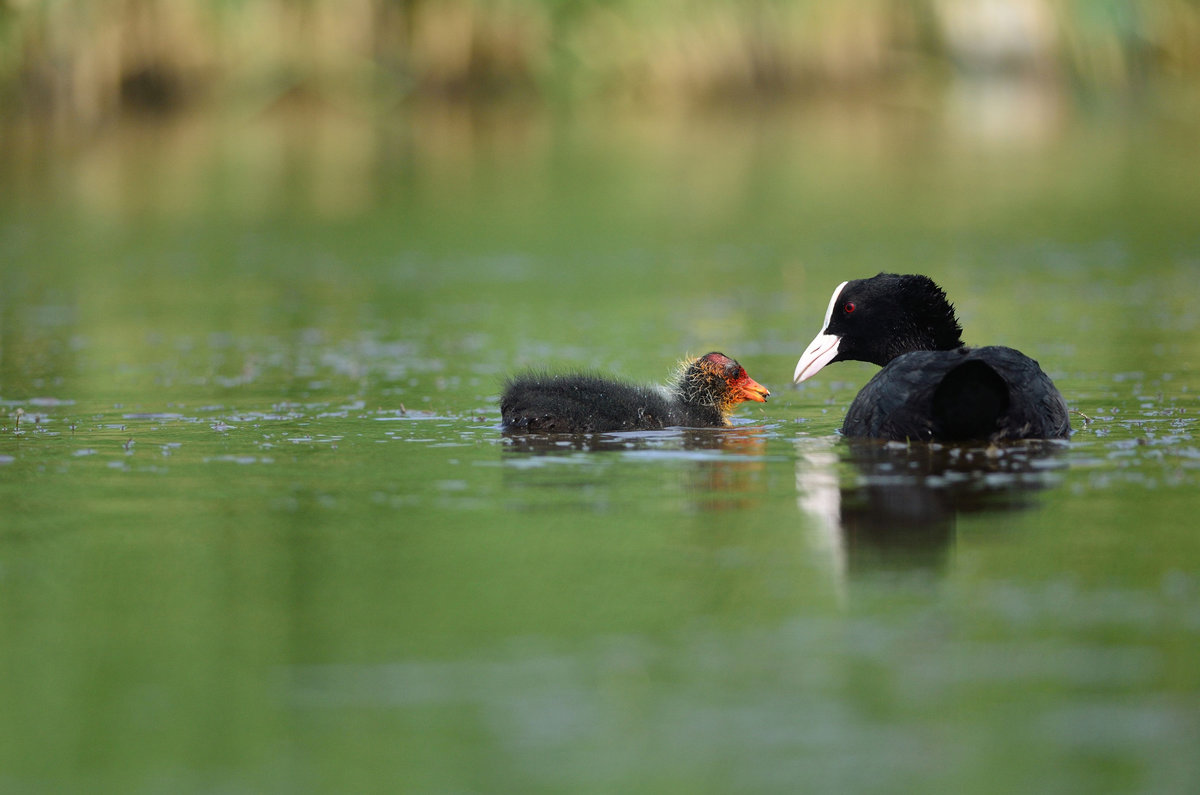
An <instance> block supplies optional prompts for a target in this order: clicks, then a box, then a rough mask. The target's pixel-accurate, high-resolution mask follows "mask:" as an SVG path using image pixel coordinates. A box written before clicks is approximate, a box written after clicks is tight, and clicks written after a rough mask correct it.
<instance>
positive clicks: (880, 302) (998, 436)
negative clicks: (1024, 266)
mask: <svg viewBox="0 0 1200 795" xmlns="http://www.w3.org/2000/svg"><path fill="white" fill-rule="evenodd" d="M846 360H856V361H865V362H873V363H875V364H878V365H880V366H882V367H883V369H882V370H880V371H879V372H878V373H877V374H876V375H875V377H874V378H872V379H871V380H870V381H869V382H868V383H867V385H866V386H864V387H863V388H862V390H861V391H860V392H859V393H858V396H857V397H855V399H854V402H853V403H851V404H850V408H849V409H848V410H847V412H846V418H845V420H844V421H843V423H842V433H843V434H844V435H846V436H850V437H870V438H878V439H892V440H908V439H916V440H926V441H931V440H938V441H1001V440H1005V439H1058V438H1065V437H1066V436H1068V435H1069V434H1070V431H1071V427H1070V422H1069V419H1068V414H1067V404H1066V401H1065V400H1064V399H1063V397H1062V394H1061V393H1059V391H1058V389H1057V388H1056V387H1055V386H1054V383H1053V382H1052V381H1051V380H1050V378H1049V376H1047V375H1046V374H1045V373H1044V372H1043V371H1042V369H1041V367H1040V366H1039V365H1038V363H1037V362H1036V361H1034V360H1033V359H1030V358H1029V357H1028V356H1026V355H1024V354H1023V353H1021V352H1020V351H1017V350H1013V349H1012V348H1006V347H1002V346H988V347H983V348H968V347H966V346H964V345H963V344H962V341H961V328H960V327H959V324H958V320H957V318H956V317H955V313H954V307H953V306H952V305H951V304H950V302H949V301H948V300H947V299H946V295H945V293H944V292H943V291H942V290H941V288H940V287H938V286H937V285H936V284H934V282H933V281H932V280H931V279H929V278H928V277H926V276H916V275H905V276H901V275H896V274H885V273H881V274H879V275H878V276H874V277H872V278H870V279H858V280H855V281H849V282H844V283H842V284H841V285H839V286H838V288H837V289H836V290H835V291H834V294H833V298H832V299H831V300H830V303H829V308H828V311H827V312H826V316H825V323H824V325H823V326H822V330H821V333H819V334H818V335H817V337H816V338H815V339H814V340H813V342H812V344H811V345H810V346H809V348H808V350H806V351H805V353H804V356H802V357H801V358H800V361H799V362H798V363H797V365H796V373H795V380H796V381H797V383H798V382H800V381H803V380H805V379H807V378H809V377H811V376H812V375H813V374H815V373H816V372H817V371H818V370H820V369H821V368H822V367H824V366H825V365H826V364H829V363H832V362H837V361H846Z"/></svg>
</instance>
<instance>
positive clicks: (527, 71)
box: [0, 0, 1200, 128]
mask: <svg viewBox="0 0 1200 795" xmlns="http://www.w3.org/2000/svg"><path fill="white" fill-rule="evenodd" d="M993 74H1006V75H1013V74H1019V75H1022V76H1028V77H1031V78H1033V79H1036V80H1040V81H1046V82H1048V83H1053V84H1056V85H1060V86H1065V87H1068V88H1070V89H1072V90H1082V91H1086V90H1089V89H1096V90H1111V89H1114V88H1116V89H1126V90H1133V89H1136V88H1137V87H1138V86H1140V85H1142V84H1144V83H1145V82H1146V81H1147V80H1149V79H1152V78H1160V77H1161V78H1168V79H1176V80H1180V81H1192V80H1194V78H1195V77H1196V76H1197V75H1198V74H1200V3H1197V2H1195V1H1194V0H1140V1H1139V0H1125V1H1123V2H1100V1H1099V0H1095V1H1094V2H1093V1H1091V0H1089V1H1088V2H1079V1H1078V0H911V1H910V2H902V1H901V0H840V1H839V2H828V0H746V2H727V1H723V0H644V1H642V2H639V1H638V0H0V117H9V118H13V117H19V116H24V117H42V118H48V119H50V120H57V121H60V122H63V123H67V124H70V125H84V126H85V128H86V126H87V125H89V124H95V123H97V122H101V121H103V120H104V119H106V118H108V117H111V116H112V115H114V114H117V113H120V112H124V111H131V110H137V111H154V112H174V111H179V110H183V109H188V108H191V107H195V106H203V105H206V104H211V103H214V102H226V103H241V104H243V105H245V106H248V107H266V106H270V105H272V104H273V103H280V102H283V103H288V102H296V101H300V102H305V103H318V104H333V105H350V106H354V107H366V108H378V107H384V108H386V107H391V106H393V105H395V104H397V103H401V102H405V101H410V100H414V99H439V100H440V99H452V100H459V99H471V100H496V99H513V98H516V99H521V100H530V101H544V100H550V101H573V100H576V99H587V98H594V97H604V98H618V99H622V100H629V101H635V102H651V103H664V102H665V103H688V104H692V103H705V102H714V101H723V100H726V99H730V98H737V99H741V98H746V97H763V96H777V95H794V94H810V93H815V92H823V91H836V92H839V93H841V92H852V91H855V92H856V91H875V90H879V89H881V88H886V89H888V90H892V89H895V88H896V87H897V86H903V87H912V86H917V87H924V86H938V85H940V84H943V83H945V82H946V81H947V80H953V79H956V78H958V77H962V76H968V77H969V76H979V75H993Z"/></svg>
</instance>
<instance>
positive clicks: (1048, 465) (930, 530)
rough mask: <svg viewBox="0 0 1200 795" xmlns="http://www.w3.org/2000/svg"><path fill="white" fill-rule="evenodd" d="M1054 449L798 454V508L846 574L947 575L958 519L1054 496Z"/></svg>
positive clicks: (854, 449) (886, 447)
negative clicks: (815, 521) (817, 526)
mask: <svg viewBox="0 0 1200 795" xmlns="http://www.w3.org/2000/svg"><path fill="white" fill-rule="evenodd" d="M1065 450H1066V444H1065V443H1062V442H1042V441H1025V442H1019V443H1009V444H1006V445H989V446H947V445H940V444H926V443H913V444H908V445H905V444H897V443H886V442H879V441H874V440H843V441H840V442H837V443H835V444H834V445H826V446H825V447H824V448H823V449H822V448H819V447H810V448H805V447H804V446H803V445H802V448H801V455H800V458H799V459H798V462H797V473H796V483H797V489H798V491H799V493H800V497H799V500H800V506H801V508H802V510H804V511H805V512H806V513H809V514H810V515H813V516H815V517H818V518H819V519H820V521H821V526H822V527H823V529H824V531H825V532H826V533H827V534H828V537H827V538H826V539H825V546H827V547H828V548H829V549H830V550H831V551H832V552H833V555H834V559H835V561H836V562H837V564H836V565H839V566H840V567H841V568H842V569H843V571H844V572H846V573H847V574H854V573H858V572H865V571H878V570H896V569H928V570H934V571H940V570H942V569H944V568H945V566H946V563H947V561H948V559H949V554H950V551H951V549H952V548H953V545H954V542H955V539H956V535H957V525H958V518H959V516H960V515H965V514H978V513H984V512H990V513H996V512H1005V511H1020V510H1025V509H1028V508H1030V507H1032V506H1034V505H1035V504H1036V496H1035V495H1036V493H1037V492H1039V491H1042V490H1044V489H1046V488H1049V487H1051V486H1053V485H1054V484H1055V483H1056V482H1057V481H1058V478H1059V472H1060V471H1061V470H1062V469H1063V468H1065V466H1066V462H1065V461H1064V460H1063V459H1062V458H1061V457H1060V456H1061V454H1062V453H1063V452H1064V451H1065Z"/></svg>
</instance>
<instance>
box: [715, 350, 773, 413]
mask: <svg viewBox="0 0 1200 795" xmlns="http://www.w3.org/2000/svg"><path fill="white" fill-rule="evenodd" d="M701 361H703V362H704V363H705V365H707V366H708V367H710V368H711V369H712V370H714V371H716V372H717V373H719V374H720V377H721V378H723V379H724V380H725V383H726V384H728V385H729V401H730V403H731V404H736V403H741V402H742V401H743V400H753V401H754V402H756V403H765V402H766V401H767V398H768V397H769V396H770V394H771V391H770V390H769V389H767V388H766V387H765V386H763V385H762V384H760V383H758V382H757V381H755V380H754V379H753V378H751V377H750V376H749V375H747V374H746V369H745V368H744V367H742V366H741V365H740V364H738V363H737V362H736V361H735V360H733V359H730V358H729V357H728V356H726V355H725V354H723V353H716V352H713V353H709V354H707V355H705V356H704V357H702V359H701Z"/></svg>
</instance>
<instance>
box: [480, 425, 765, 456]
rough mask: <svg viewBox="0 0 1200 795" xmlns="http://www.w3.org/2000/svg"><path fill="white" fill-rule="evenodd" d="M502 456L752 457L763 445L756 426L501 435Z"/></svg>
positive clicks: (760, 450) (763, 442)
mask: <svg viewBox="0 0 1200 795" xmlns="http://www.w3.org/2000/svg"><path fill="white" fill-rule="evenodd" d="M503 437H504V448H503V449H504V453H505V454H506V455H513V454H524V455H529V454H533V455H554V454H560V453H564V452H581V451H582V452H605V451H608V452H613V451H616V452H630V451H633V450H683V451H695V452H699V451H704V450H712V451H722V452H728V453H742V454H746V455H755V454H759V453H761V452H762V450H763V447H764V446H765V444H766V442H765V441H764V440H763V438H762V436H761V429H760V428H758V427H746V428H743V427H735V428H668V429H666V430H661V431H628V432H622V433H504V434H503Z"/></svg>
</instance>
